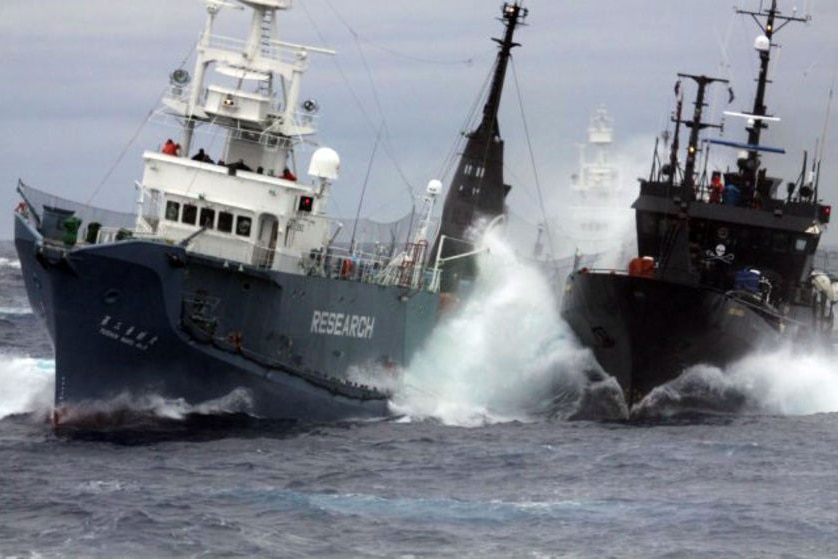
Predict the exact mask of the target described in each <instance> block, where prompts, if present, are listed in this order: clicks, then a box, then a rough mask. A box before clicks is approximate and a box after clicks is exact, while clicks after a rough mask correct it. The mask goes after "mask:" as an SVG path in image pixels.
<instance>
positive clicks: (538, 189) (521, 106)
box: [509, 57, 556, 254]
mask: <svg viewBox="0 0 838 559" xmlns="http://www.w3.org/2000/svg"><path fill="white" fill-rule="evenodd" d="M509 61H510V62H511V63H512V64H510V65H511V66H512V77H513V78H514V81H515V93H516V97H517V99H518V108H519V110H520V111H521V121H522V122H523V125H524V136H525V137H526V139H527V150H528V151H529V155H530V164H531V165H532V173H533V178H534V180H535V190H536V192H537V193H538V204H539V206H540V208H541V217H542V219H544V234H545V236H546V237H547V247H548V248H549V249H550V253H551V254H556V253H555V252H554V251H553V241H552V239H551V237H552V235H551V234H550V227H549V223H548V221H547V211H546V209H545V207H544V196H543V195H542V193H541V183H540V181H539V179H538V168H537V167H536V164H535V154H534V152H533V149H532V140H531V138H530V130H529V126H528V125H527V117H526V114H525V111H524V103H523V97H522V95H521V87H520V84H519V83H518V69H517V68H516V66H515V63H514V62H515V60H514V58H512V57H510V58H509Z"/></svg>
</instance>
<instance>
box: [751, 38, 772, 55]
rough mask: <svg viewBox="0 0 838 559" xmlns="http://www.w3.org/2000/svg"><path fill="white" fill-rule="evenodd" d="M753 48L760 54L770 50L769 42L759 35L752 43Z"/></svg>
mask: <svg viewBox="0 0 838 559" xmlns="http://www.w3.org/2000/svg"><path fill="white" fill-rule="evenodd" d="M754 48H755V49H757V50H758V51H760V52H765V51H767V50H768V49H770V48H771V40H770V39H769V38H768V37H766V36H765V35H760V36H759V37H757V38H756V40H755V41H754Z"/></svg>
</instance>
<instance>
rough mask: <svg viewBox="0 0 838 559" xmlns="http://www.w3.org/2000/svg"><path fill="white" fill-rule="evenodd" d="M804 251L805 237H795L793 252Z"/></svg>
mask: <svg viewBox="0 0 838 559" xmlns="http://www.w3.org/2000/svg"><path fill="white" fill-rule="evenodd" d="M805 250H806V237H797V238H796V239H795V240H794V251H795V252H803V251H805Z"/></svg>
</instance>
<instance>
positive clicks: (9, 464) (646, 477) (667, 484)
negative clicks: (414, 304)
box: [0, 242, 838, 559]
mask: <svg viewBox="0 0 838 559" xmlns="http://www.w3.org/2000/svg"><path fill="white" fill-rule="evenodd" d="M494 254H497V255H498V260H499V262H498V263H497V264H496V265H494V266H493V267H490V268H489V269H486V270H484V275H485V277H486V281H485V282H484V283H483V285H475V290H476V291H477V293H475V297H473V299H474V300H475V301H476V302H475V303H474V304H472V303H466V304H464V305H463V308H462V309H461V310H460V311H458V312H459V314H458V316H457V317H455V318H454V319H452V320H450V321H449V322H448V323H447V324H445V325H444V326H442V327H441V328H440V331H439V332H438V333H437V334H435V335H434V338H432V339H431V340H429V344H428V347H427V348H426V349H425V351H423V353H422V355H421V360H420V362H419V363H417V364H415V365H412V366H411V368H410V369H409V370H407V371H405V379H406V382H405V387H404V388H403V389H402V391H401V392H400V393H399V394H398V396H397V397H395V398H394V400H393V402H392V406H393V409H394V411H396V412H397V413H398V414H399V415H398V419H394V420H387V421H374V422H359V423H352V422H349V423H341V424H331V425H301V424H289V423H281V422H265V421H261V420H258V419H256V418H250V417H247V416H242V415H236V414H230V413H225V412H224V410H223V409H214V410H212V409H206V408H201V407H193V406H189V405H186V404H185V403H183V402H179V401H165V400H162V399H157V400H155V399H154V398H150V399H148V400H147V401H145V402H143V404H142V409H141V410H135V411H138V412H142V413H138V414H137V419H135V420H133V421H131V422H129V424H128V426H126V427H123V428H121V429H112V430H99V431H84V430H75V431H72V432H55V431H54V430H53V429H52V428H51V427H50V425H49V422H48V417H49V415H50V399H51V392H52V388H53V379H52V376H53V374H54V361H53V357H52V351H51V347H50V345H49V341H48V339H47V336H46V332H45V330H44V329H43V327H42V326H41V325H40V324H39V323H38V322H37V320H36V318H35V316H34V315H33V313H32V312H31V310H30V309H29V306H28V303H27V301H26V296H25V293H24V290H23V285H22V277H21V271H20V265H19V262H18V261H17V258H16V256H15V254H14V250H13V247H12V245H11V243H8V242H6V243H1V244H0V383H2V389H1V390H0V490H1V492H0V494H2V507H0V557H32V558H34V557H38V558H41V557H43V558H48V557H108V558H111V557H137V558H148V557H336V558H344V557H348V558H353V557H394V558H413V557H516V558H517V557H522V558H523V557H531V558H548V557H574V558H587V557H591V558H603V557H618V558H629V557H644V558H645V557H659V558H677V557H690V558H692V557H712V558H714V559H715V558H718V557H725V558H730V557H743V558H753V557H772V558H773V557H777V558H793V557H804V558H809V557H824V558H826V557H835V556H838V530H836V526H838V474H836V463H837V462H838V413H836V412H838V370H837V369H836V367H835V365H834V361H833V360H831V359H830V358H829V357H823V356H818V355H813V354H811V353H804V354H801V353H799V352H796V351H794V350H793V349H788V348H772V349H770V350H768V349H767V350H766V351H765V352H764V353H763V354H761V355H757V356H752V357H749V358H746V359H745V360H744V361H743V362H741V363H739V364H737V365H736V366H734V367H732V368H731V370H728V371H718V370H713V369H710V368H696V369H694V370H691V371H688V372H686V373H685V375H684V377H682V379H679V381H680V382H676V383H674V384H673V386H672V387H668V388H667V390H662V391H660V392H659V393H653V394H652V395H650V397H649V398H647V400H648V401H647V402H644V403H643V404H642V405H643V406H644V407H645V408H644V409H645V410H646V411H647V413H645V414H643V417H644V419H643V420H634V421H624V420H620V419H615V418H613V417H608V414H606V415H605V416H604V417H600V418H596V419H587V420H571V417H574V413H575V412H578V411H579V406H580V402H581V401H582V395H583V394H584V390H583V388H580V387H581V386H582V385H583V380H582V379H584V378H585V375H584V372H585V370H586V369H588V368H589V367H590V366H591V364H590V363H589V361H588V359H589V357H588V356H587V354H586V352H584V351H583V350H581V349H579V348H578V347H576V346H575V345H574V343H573V340H572V339H571V338H570V337H569V336H568V334H567V330H566V329H565V328H564V327H563V326H562V324H561V322H560V321H559V320H558V319H557V317H556V316H555V315H554V314H553V312H551V311H550V308H552V303H551V304H549V305H545V301H544V298H545V297H547V298H548V302H549V297H550V295H549V294H548V293H547V292H545V291H544V289H545V282H544V281H543V280H541V279H539V277H538V274H537V273H536V272H535V271H533V270H526V269H522V267H520V266H511V265H510V260H509V259H510V258H512V257H511V256H510V255H508V254H506V255H505V254H503V251H502V250H495V251H494ZM481 290H482V292H481ZM478 303H479V304H478ZM548 387H553V388H555V387H560V390H559V392H560V393H561V394H562V396H560V397H558V398H544V397H543V395H544V394H545V393H546V389H547V388H548ZM730 391H737V393H739V394H744V395H745V396H746V397H747V400H748V402H749V404H748V405H747V406H746V407H745V408H744V409H739V410H738V411H736V412H735V413H733V412H730V413H728V412H725V411H724V410H719V409H704V410H702V409H696V408H695V405H694V404H695V402H696V401H697V398H696V395H697V394H698V393H701V394H704V395H709V396H721V397H722V400H724V397H725V396H726V395H727V394H728V393H729V392H730ZM553 393H555V391H553ZM603 393H604V397H605V402H606V403H605V405H602V404H600V405H599V406H594V407H593V408H591V409H596V410H601V409H606V410H612V411H613V410H614V409H618V407H619V406H617V405H616V404H613V403H612V402H610V400H608V398H609V397H610V396H609V395H612V396H613V394H611V393H610V392H609V391H608V390H607V389H605V390H603ZM685 402H689V406H688V409H685V408H684V407H683V405H684V404H685ZM679 404H680V405H682V407H681V409H679ZM615 406H616V407H615ZM548 409H549V410H551V411H550V412H547V411H546V410H548ZM589 411H590V410H589ZM587 415H590V414H587ZM139 418H142V419H139Z"/></svg>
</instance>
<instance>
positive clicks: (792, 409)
mask: <svg viewBox="0 0 838 559" xmlns="http://www.w3.org/2000/svg"><path fill="white" fill-rule="evenodd" d="M684 412H702V413H735V414H766V413H767V414H778V415H808V414H814V413H829V412H838V366H836V365H835V362H834V355H832V354H831V352H829V351H828V350H822V351H817V350H812V349H811V348H808V347H807V348H803V347H800V346H798V347H795V346H794V345H793V344H787V345H782V346H778V347H771V348H769V347H762V348H760V349H759V350H758V351H755V352H753V353H751V354H749V355H747V356H745V357H744V358H742V359H740V360H739V361H737V362H735V363H732V364H730V365H728V366H727V367H725V368H724V369H720V368H718V367H712V366H709V365H696V366H694V367H690V368H689V369H686V370H685V371H684V372H683V373H682V374H681V375H680V376H679V377H678V378H677V379H675V380H673V381H671V382H669V383H667V384H665V385H663V386H660V387H658V388H656V389H655V390H653V391H652V392H651V393H650V394H649V395H648V396H646V398H644V400H643V401H642V402H640V403H639V404H638V405H637V406H635V407H634V408H633V409H632V417H634V418H646V417H666V416H670V415H675V414H680V413H684Z"/></svg>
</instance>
